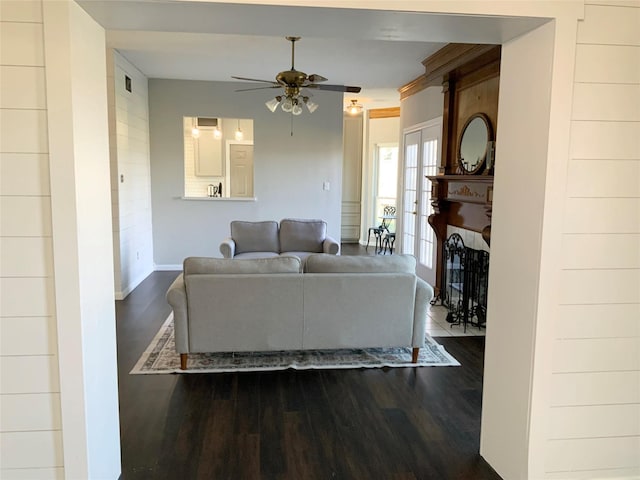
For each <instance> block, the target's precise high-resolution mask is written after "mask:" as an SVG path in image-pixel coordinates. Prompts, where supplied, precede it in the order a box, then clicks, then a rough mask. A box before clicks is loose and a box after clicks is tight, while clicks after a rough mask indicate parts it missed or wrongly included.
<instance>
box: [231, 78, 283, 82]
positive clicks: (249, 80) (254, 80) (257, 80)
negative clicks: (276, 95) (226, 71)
mask: <svg viewBox="0 0 640 480" xmlns="http://www.w3.org/2000/svg"><path fill="white" fill-rule="evenodd" d="M231 78H235V79H236V80H246V81H247V82H262V83H276V82H274V81H273V80H260V79H258V78H246V77H234V76H231Z"/></svg>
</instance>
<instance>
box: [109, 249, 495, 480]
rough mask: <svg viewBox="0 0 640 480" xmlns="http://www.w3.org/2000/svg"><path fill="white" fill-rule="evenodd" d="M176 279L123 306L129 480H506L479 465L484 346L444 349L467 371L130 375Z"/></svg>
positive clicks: (148, 287) (150, 284)
mask: <svg viewBox="0 0 640 480" xmlns="http://www.w3.org/2000/svg"><path fill="white" fill-rule="evenodd" d="M362 250H363V249H361V247H357V246H356V247H353V248H350V247H347V246H345V249H344V253H345V254H358V253H360V254H361V253H363V252H362ZM369 250H370V252H369V253H371V248H370V249H369ZM176 275H177V272H155V273H153V274H152V275H151V276H150V277H149V278H147V279H146V280H145V281H144V282H142V284H140V286H138V288H136V289H135V290H134V291H133V292H132V293H131V294H130V295H129V296H128V297H127V298H126V299H125V300H123V301H119V302H116V313H117V332H118V369H119V388H120V428H121V432H122V433H121V439H122V477H121V478H122V479H123V480H128V479H176V480H178V479H200V478H202V479H234V480H245V479H247V480H253V479H295V480H300V479H305V480H306V479H353V480H360V479H374V480H378V479H394V480H409V479H474V480H478V479H499V478H500V477H499V476H498V475H497V474H496V473H495V472H494V471H493V469H492V468H491V467H490V466H489V465H488V464H487V463H486V462H485V461H484V460H483V459H482V458H481V457H480V455H479V454H478V451H479V439H480V409H481V399H482V361H483V352H484V338H483V337H457V338H456V337H450V338H439V339H438V341H439V342H440V343H441V344H442V345H444V346H445V347H446V349H447V351H449V352H450V353H451V354H452V355H453V356H454V357H456V358H457V359H458V361H459V362H460V363H461V364H462V366H461V367H435V368H428V367H422V368H395V369H387V368H385V369H370V370H335V371H330V370H325V371H283V372H272V373H237V374H184V375H129V371H130V370H131V368H132V367H133V365H134V364H135V362H136V361H137V360H138V358H139V357H140V355H141V353H142V352H143V351H144V349H145V348H146V347H147V345H148V344H149V342H150V341H151V339H152V338H153V336H154V335H155V334H156V332H157V331H158V329H159V328H160V326H161V324H162V323H163V322H164V320H165V319H166V318H167V316H168V315H169V313H170V308H169V305H168V304H167V303H166V300H165V299H164V294H165V292H166V290H167V288H168V287H169V285H170V284H171V282H172V281H173V279H174V278H175V277H176Z"/></svg>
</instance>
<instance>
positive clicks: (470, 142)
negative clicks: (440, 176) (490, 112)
mask: <svg viewBox="0 0 640 480" xmlns="http://www.w3.org/2000/svg"><path fill="white" fill-rule="evenodd" d="M490 140H491V126H490V124H489V119H488V118H487V116H486V115H484V114H482V113H476V114H475V115H472V116H471V117H469V119H468V120H467V123H465V125H464V127H463V128H462V135H460V143H459V145H458V165H460V168H461V169H462V171H463V172H465V173H477V172H478V171H479V170H480V169H481V168H482V166H483V165H484V161H485V159H486V157H487V144H488V142H489V141H490Z"/></svg>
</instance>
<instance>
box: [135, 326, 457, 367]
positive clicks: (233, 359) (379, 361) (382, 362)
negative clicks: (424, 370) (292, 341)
mask: <svg viewBox="0 0 640 480" xmlns="http://www.w3.org/2000/svg"><path fill="white" fill-rule="evenodd" d="M452 366H460V363H458V361H457V360H456V359H455V358H453V357H452V356H451V355H450V354H449V353H447V351H446V350H445V349H444V347H443V346H442V345H439V344H438V343H437V342H436V341H435V340H434V339H433V338H431V337H430V336H429V335H427V336H426V337H425V345H424V347H422V348H420V355H419V357H418V362H417V363H412V362H411V348H367V349H360V348H354V349H340V350H296V351H286V352H282V351H281V352H240V353H237V352H234V353H227V352H224V353H192V354H189V364H188V367H189V368H188V369H187V370H180V356H179V355H178V354H177V353H176V350H175V343H174V336H173V314H172V315H169V318H167V320H166V322H164V324H163V325H162V327H161V328H160V331H158V333H157V335H156V336H155V337H154V339H153V340H152V341H151V343H150V344H149V346H148V347H147V349H146V350H145V352H144V353H143V354H142V356H141V357H140V360H138V362H137V363H136V365H135V367H133V370H131V372H130V373H131V374H158V373H219V372H255V371H269V370H286V369H288V368H292V369H296V370H308V369H337V368H381V367H452Z"/></svg>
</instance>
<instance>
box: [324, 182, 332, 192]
mask: <svg viewBox="0 0 640 480" xmlns="http://www.w3.org/2000/svg"><path fill="white" fill-rule="evenodd" d="M322 189H323V190H327V191H329V190H331V183H330V182H323V183H322Z"/></svg>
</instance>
